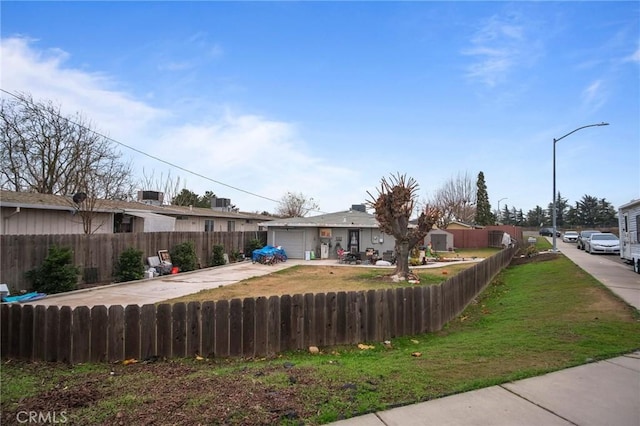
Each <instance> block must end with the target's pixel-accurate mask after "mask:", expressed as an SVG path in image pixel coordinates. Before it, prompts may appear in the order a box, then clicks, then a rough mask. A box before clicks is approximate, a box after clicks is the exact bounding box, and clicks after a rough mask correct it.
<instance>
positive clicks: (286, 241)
mask: <svg viewBox="0 0 640 426" xmlns="http://www.w3.org/2000/svg"><path fill="white" fill-rule="evenodd" d="M273 245H274V246H282V248H283V249H284V252H285V253H287V257H289V258H291V259H304V232H303V231H274V234H273Z"/></svg>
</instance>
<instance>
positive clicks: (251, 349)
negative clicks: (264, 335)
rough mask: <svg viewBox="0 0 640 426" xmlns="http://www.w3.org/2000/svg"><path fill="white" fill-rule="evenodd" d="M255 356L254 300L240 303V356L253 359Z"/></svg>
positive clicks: (251, 298) (250, 299)
mask: <svg viewBox="0 0 640 426" xmlns="http://www.w3.org/2000/svg"><path fill="white" fill-rule="evenodd" d="M255 354H256V299H254V298H253V297H248V298H246V299H244V300H243V301H242V355H243V356H245V357H247V358H253V357H254V356H255Z"/></svg>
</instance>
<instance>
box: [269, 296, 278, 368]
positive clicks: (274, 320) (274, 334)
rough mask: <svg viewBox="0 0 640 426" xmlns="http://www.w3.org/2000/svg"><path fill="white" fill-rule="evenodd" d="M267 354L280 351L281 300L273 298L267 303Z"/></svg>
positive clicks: (276, 297)
mask: <svg viewBox="0 0 640 426" xmlns="http://www.w3.org/2000/svg"><path fill="white" fill-rule="evenodd" d="M267 306H268V308H267V312H268V317H267V354H268V355H274V354H276V353H278V352H279V351H280V298H279V297H278V296H271V297H269V299H268V301H267Z"/></svg>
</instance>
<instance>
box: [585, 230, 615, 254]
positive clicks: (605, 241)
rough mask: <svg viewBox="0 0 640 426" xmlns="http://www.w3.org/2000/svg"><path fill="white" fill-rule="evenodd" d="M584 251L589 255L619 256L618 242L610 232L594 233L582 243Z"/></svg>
mask: <svg viewBox="0 0 640 426" xmlns="http://www.w3.org/2000/svg"><path fill="white" fill-rule="evenodd" d="M584 250H585V251H586V252H587V253H590V254H594V253H611V254H620V240H619V239H618V237H616V236H615V235H614V234H612V233H610V232H596V233H593V234H591V236H590V237H589V239H588V240H586V241H585V242H584Z"/></svg>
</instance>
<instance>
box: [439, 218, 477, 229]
mask: <svg viewBox="0 0 640 426" xmlns="http://www.w3.org/2000/svg"><path fill="white" fill-rule="evenodd" d="M476 228H477V227H476V226H473V225H469V224H468V223H464V222H459V221H457V220H452V221H451V222H449V224H448V225H447V227H446V228H445V229H476Z"/></svg>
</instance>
